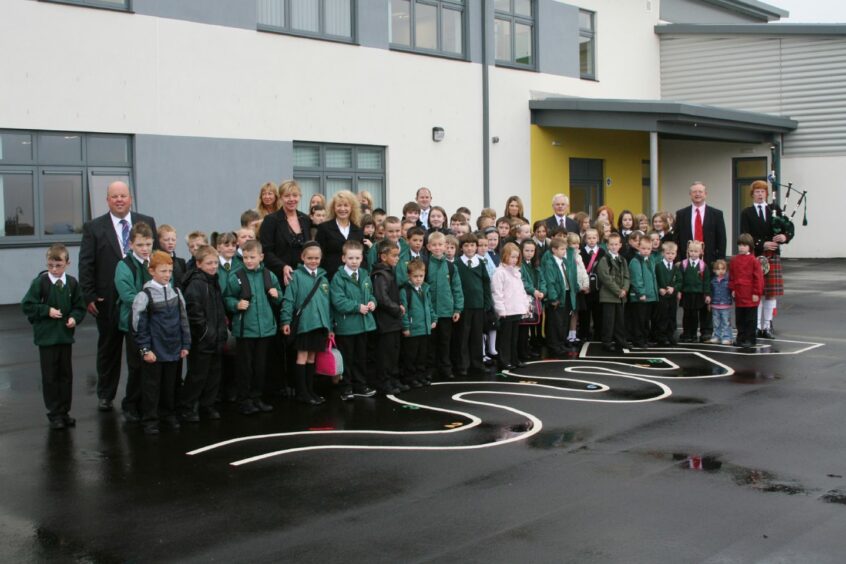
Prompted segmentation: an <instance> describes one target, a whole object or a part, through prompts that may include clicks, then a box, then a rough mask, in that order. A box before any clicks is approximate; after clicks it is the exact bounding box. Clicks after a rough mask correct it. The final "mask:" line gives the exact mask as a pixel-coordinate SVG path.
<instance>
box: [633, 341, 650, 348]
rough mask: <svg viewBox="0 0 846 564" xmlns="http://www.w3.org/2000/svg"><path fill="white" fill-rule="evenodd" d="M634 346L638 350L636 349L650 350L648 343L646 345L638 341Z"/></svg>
mask: <svg viewBox="0 0 846 564" xmlns="http://www.w3.org/2000/svg"><path fill="white" fill-rule="evenodd" d="M633 345H634V348H636V349H646V348H649V347H648V346H647V344H646V343H644V342H642V341H638V342H637V343H633Z"/></svg>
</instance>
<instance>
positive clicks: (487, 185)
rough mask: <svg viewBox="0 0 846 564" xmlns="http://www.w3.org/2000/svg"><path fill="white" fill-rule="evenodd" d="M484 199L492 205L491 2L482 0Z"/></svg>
mask: <svg viewBox="0 0 846 564" xmlns="http://www.w3.org/2000/svg"><path fill="white" fill-rule="evenodd" d="M481 4H482V200H483V202H484V203H483V206H484V207H486V208H488V207H490V205H491V171H490V164H491V145H490V143H491V141H490V138H491V123H490V85H489V77H488V14H490V6H491V5H492V3H491V2H488V1H487V0H482V2H481Z"/></svg>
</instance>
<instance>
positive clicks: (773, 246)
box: [764, 235, 783, 251]
mask: <svg viewBox="0 0 846 564" xmlns="http://www.w3.org/2000/svg"><path fill="white" fill-rule="evenodd" d="M778 237H783V235H778ZM764 250H765V251H775V250H778V243H773V242H772V241H766V242H764Z"/></svg>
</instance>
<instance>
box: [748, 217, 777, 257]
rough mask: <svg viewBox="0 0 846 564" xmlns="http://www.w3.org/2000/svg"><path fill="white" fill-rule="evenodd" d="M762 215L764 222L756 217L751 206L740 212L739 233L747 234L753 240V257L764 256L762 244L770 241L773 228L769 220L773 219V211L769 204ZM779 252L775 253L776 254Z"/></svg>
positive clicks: (772, 235)
mask: <svg viewBox="0 0 846 564" xmlns="http://www.w3.org/2000/svg"><path fill="white" fill-rule="evenodd" d="M765 207H766V212H765V213H764V220H763V221H761V218H759V217H758V209H757V208H756V207H755V206H754V205H752V206H749V207H748V208H745V209H744V210H743V211H742V212H740V232H741V233H749V234H750V235H752V238H753V239H755V248H754V249H753V251H754V253H755V256H760V255H762V254H764V243H765V242H767V241H772V240H773V237H774V234H773V227H772V223H771V222H770V219H772V217H773V210H772V208H770V206H769V204H767V205H766V206H765ZM778 252H779V251H776V253H778Z"/></svg>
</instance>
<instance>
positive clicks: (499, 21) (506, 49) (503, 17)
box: [494, 0, 535, 68]
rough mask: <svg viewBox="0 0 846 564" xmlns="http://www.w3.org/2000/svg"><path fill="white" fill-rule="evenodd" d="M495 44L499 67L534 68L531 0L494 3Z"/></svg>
mask: <svg viewBox="0 0 846 564" xmlns="http://www.w3.org/2000/svg"><path fill="white" fill-rule="evenodd" d="M494 17H495V18H496V19H495V20H494V44H495V51H496V62H497V63H498V64H506V65H513V66H518V67H527V68H534V65H535V56H534V51H535V40H534V37H535V33H534V30H535V15H534V3H533V2H532V0H494Z"/></svg>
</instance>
